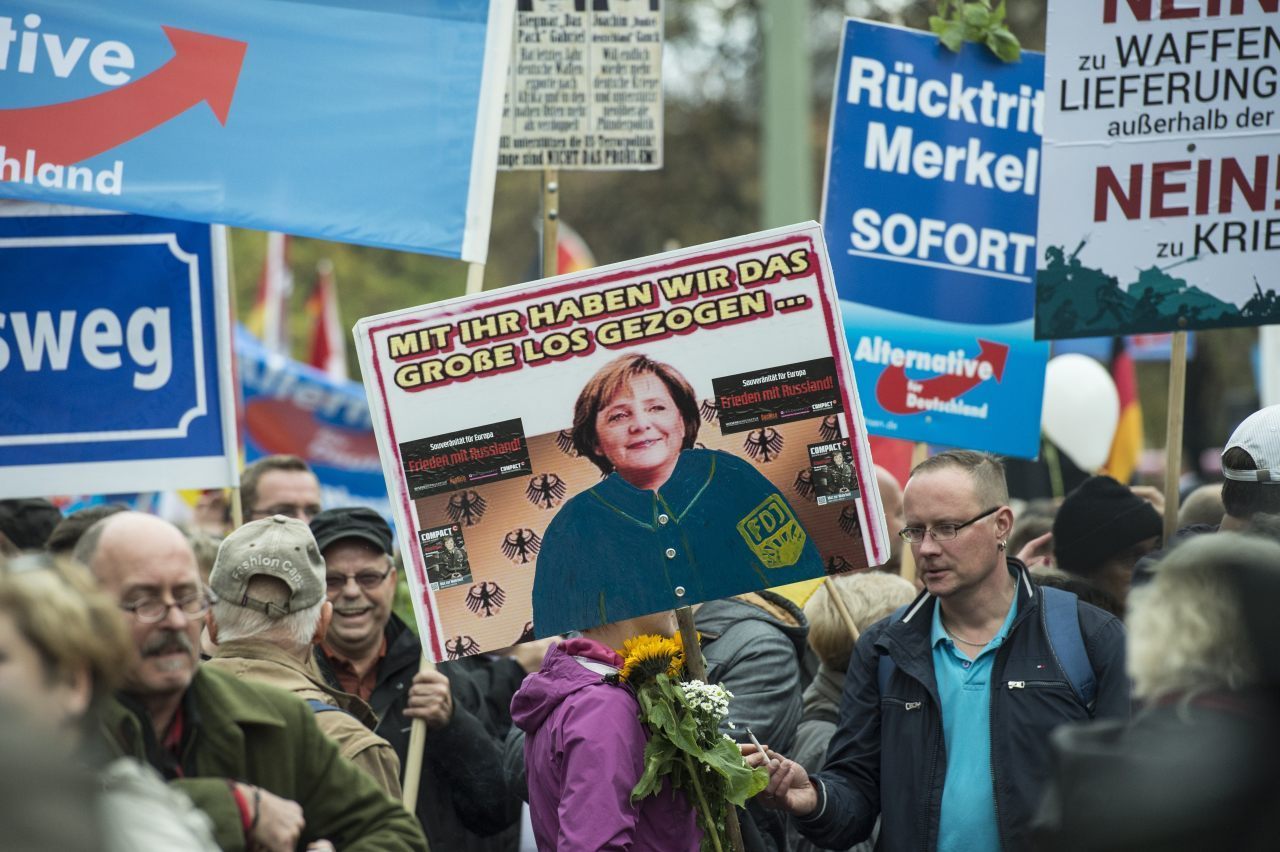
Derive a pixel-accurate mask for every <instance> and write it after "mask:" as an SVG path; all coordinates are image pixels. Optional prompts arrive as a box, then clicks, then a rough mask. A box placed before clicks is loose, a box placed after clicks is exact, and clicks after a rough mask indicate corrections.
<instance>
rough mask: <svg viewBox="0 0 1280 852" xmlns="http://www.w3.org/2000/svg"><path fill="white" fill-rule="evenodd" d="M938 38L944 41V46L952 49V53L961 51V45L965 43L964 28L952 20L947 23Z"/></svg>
mask: <svg viewBox="0 0 1280 852" xmlns="http://www.w3.org/2000/svg"><path fill="white" fill-rule="evenodd" d="M938 40H939V41H941V42H942V46H943V47H945V48H947V49H948V50H950V51H951V52H952V53H959V52H960V46H961V45H963V44H964V30H963V29H962V28H961V27H960V25H959V24H957V23H955V22H952V23H950V24H948V25H947V28H946V30H944V31H943V32H942V33H941V34H940V35H939V36H938Z"/></svg>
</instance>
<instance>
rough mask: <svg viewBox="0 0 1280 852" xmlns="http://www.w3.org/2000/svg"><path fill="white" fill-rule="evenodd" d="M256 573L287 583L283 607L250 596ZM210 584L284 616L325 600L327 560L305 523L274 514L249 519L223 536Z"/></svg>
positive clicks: (236, 600) (241, 602)
mask: <svg viewBox="0 0 1280 852" xmlns="http://www.w3.org/2000/svg"><path fill="white" fill-rule="evenodd" d="M254 577H274V578H276V579H277V580H280V581H282V582H284V583H285V584H286V585H287V586H288V587H289V600H288V601H287V602H286V603H285V605H284V606H280V605H279V604H275V603H270V602H268V601H261V600H257V599H255V598H252V597H250V596H249V581H250V580H251V579H253V578H254ZM209 585H210V587H212V588H213V591H214V593H215V594H217V596H218V598H219V599H220V600H223V601H226V602H227V603H231V604H235V605H236V606H242V607H245V608H247V609H256V610H259V611H261V612H263V613H266V614H267V615H268V616H270V617H272V618H281V617H283V616H286V615H288V614H290V613H293V612H299V611H301V610H304V609H308V608H309V607H313V606H315V605H316V604H318V603H319V602H320V601H322V600H324V597H325V589H324V559H323V558H321V556H320V548H318V547H316V540H315V537H314V536H312V535H311V528H310V527H309V526H307V524H306V523H305V522H303V521H300V520H297V519H296V518H287V517H285V516H284V515H273V516H271V517H270V518H262V519H261V520H257V521H250V522H249V523H247V524H245V525H244V526H242V527H240V529H238V530H236V531H234V532H233V533H231V535H229V536H227V537H226V538H225V539H223V541H222V545H221V546H220V547H219V548H218V557H217V559H216V560H215V561H214V563H213V571H212V572H211V573H210V574H209Z"/></svg>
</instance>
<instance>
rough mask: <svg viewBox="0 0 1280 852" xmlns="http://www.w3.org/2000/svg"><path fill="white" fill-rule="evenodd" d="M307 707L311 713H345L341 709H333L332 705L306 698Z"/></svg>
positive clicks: (317, 699) (316, 699)
mask: <svg viewBox="0 0 1280 852" xmlns="http://www.w3.org/2000/svg"><path fill="white" fill-rule="evenodd" d="M307 706H308V707H310V708H311V712H312V713H328V712H330V711H336V712H338V713H345V712H347V711H345V710H343V709H342V708H341V707H335V706H333V705H332V704H326V703H324V702H323V701H321V700H320V699H319V698H308V699H307Z"/></svg>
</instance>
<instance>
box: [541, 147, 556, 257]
mask: <svg viewBox="0 0 1280 852" xmlns="http://www.w3.org/2000/svg"><path fill="white" fill-rule="evenodd" d="M559 245H560V172H559V170H557V169H543V170H542V277H543V278H551V277H552V276H554V275H556V274H557V273H558V272H559V271H560V267H559V263H558V261H559V258H560V251H559Z"/></svg>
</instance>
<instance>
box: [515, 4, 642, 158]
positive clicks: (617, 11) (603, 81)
mask: <svg viewBox="0 0 1280 852" xmlns="http://www.w3.org/2000/svg"><path fill="white" fill-rule="evenodd" d="M662 38H663V25H662V2H661V0H519V6H518V8H517V12H516V33H515V39H514V40H513V43H512V55H511V68H510V72H509V79H508V84H507V94H506V100H505V102H504V107H503V113H502V137H501V142H500V148H499V154H498V167H499V168H502V169H596V170H618V169H631V170H641V169H657V168H661V167H662Z"/></svg>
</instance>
